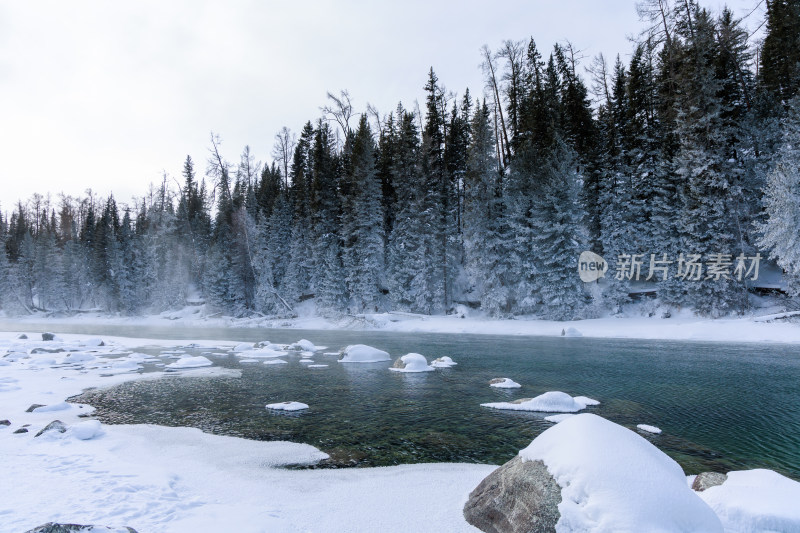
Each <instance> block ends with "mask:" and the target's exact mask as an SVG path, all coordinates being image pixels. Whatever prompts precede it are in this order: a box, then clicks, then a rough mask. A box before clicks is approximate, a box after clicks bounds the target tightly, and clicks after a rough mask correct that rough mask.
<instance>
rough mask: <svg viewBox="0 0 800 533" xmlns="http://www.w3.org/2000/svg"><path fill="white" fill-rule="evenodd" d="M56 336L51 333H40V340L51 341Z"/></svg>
mask: <svg viewBox="0 0 800 533" xmlns="http://www.w3.org/2000/svg"><path fill="white" fill-rule="evenodd" d="M55 338H56V336H55V335H54V334H53V333H42V340H43V341H51V340H53V339H55Z"/></svg>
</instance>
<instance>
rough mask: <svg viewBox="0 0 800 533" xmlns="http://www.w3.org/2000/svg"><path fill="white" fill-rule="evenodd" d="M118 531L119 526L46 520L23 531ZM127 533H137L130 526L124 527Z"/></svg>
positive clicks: (35, 532) (36, 532)
mask: <svg viewBox="0 0 800 533" xmlns="http://www.w3.org/2000/svg"><path fill="white" fill-rule="evenodd" d="M104 529H105V530H108V531H119V530H120V528H110V527H106V526H81V525H78V524H57V523H55V522H48V523H46V524H44V525H42V526H39V527H35V528H33V529H29V530H28V531H26V532H25V533H80V532H84V531H86V532H88V531H94V532H97V533H100V532H101V531H103V530H104ZM124 529H125V530H127V531H128V533H137V532H136V530H135V529H133V528H132V527H126V528H124Z"/></svg>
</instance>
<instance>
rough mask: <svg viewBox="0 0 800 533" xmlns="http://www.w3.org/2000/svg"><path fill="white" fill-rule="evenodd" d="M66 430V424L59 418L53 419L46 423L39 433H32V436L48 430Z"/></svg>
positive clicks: (62, 431) (61, 431)
mask: <svg viewBox="0 0 800 533" xmlns="http://www.w3.org/2000/svg"><path fill="white" fill-rule="evenodd" d="M66 430H67V426H66V425H65V424H64V422H62V421H61V420H53V421H52V422H50V423H49V424H47V425H46V426H45V427H44V429H43V430H41V431H40V432H39V433H37V434H36V435H34V438H36V437H39V436H41V435H44V434H45V433H47V432H48V431H58V432H59V433H64V432H65V431H66Z"/></svg>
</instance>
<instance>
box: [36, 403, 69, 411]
mask: <svg viewBox="0 0 800 533" xmlns="http://www.w3.org/2000/svg"><path fill="white" fill-rule="evenodd" d="M70 407H72V404H70V403H67V402H58V403H54V404H52V405H43V406H41V407H37V408H36V409H33V412H34V413H49V412H52V411H66V410H67V409H69V408H70Z"/></svg>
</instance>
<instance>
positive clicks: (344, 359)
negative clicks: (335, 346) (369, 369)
mask: <svg viewBox="0 0 800 533" xmlns="http://www.w3.org/2000/svg"><path fill="white" fill-rule="evenodd" d="M340 355H341V357H340V358H339V362H340V363H378V362H381V361H391V357H389V354H388V353H386V352H384V351H383V350H379V349H377V348H373V347H372V346H367V345H366V344H352V345H350V346H348V347H346V348H344V349H343V350H342V351H341V352H340ZM426 364H427V363H426Z"/></svg>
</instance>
